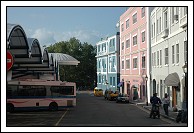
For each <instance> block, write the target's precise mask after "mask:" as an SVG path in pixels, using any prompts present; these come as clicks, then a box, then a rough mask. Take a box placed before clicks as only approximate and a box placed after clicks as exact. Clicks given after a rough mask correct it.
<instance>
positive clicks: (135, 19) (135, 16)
mask: <svg viewBox="0 0 194 133" xmlns="http://www.w3.org/2000/svg"><path fill="white" fill-rule="evenodd" d="M136 22H137V13H135V14H134V15H133V24H134V23H136Z"/></svg>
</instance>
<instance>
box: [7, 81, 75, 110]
mask: <svg viewBox="0 0 194 133" xmlns="http://www.w3.org/2000/svg"><path fill="white" fill-rule="evenodd" d="M74 106H76V84H75V83H72V82H62V81H47V80H39V79H27V80H20V81H8V82H7V112H13V111H16V110H37V109H49V110H52V111H56V110H58V109H63V108H67V107H74Z"/></svg>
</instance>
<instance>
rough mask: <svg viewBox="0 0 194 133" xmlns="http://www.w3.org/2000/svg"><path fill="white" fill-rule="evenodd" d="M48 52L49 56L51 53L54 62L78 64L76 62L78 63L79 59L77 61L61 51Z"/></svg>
mask: <svg viewBox="0 0 194 133" xmlns="http://www.w3.org/2000/svg"><path fill="white" fill-rule="evenodd" d="M48 54H49V57H50V56H51V55H53V61H54V62H55V61H56V62H57V63H58V64H59V65H78V63H80V61H78V60H77V59H75V58H74V57H72V56H70V55H68V54H63V53H48ZM54 64H55V63H54Z"/></svg>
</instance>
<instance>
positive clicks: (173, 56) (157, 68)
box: [150, 7, 188, 109]
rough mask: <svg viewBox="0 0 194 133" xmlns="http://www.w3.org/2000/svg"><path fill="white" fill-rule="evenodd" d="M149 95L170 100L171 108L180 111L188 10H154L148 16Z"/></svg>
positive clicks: (180, 8)
mask: <svg viewBox="0 0 194 133" xmlns="http://www.w3.org/2000/svg"><path fill="white" fill-rule="evenodd" d="M150 22H151V23H150V28H151V64H150V65H151V71H150V75H151V88H150V94H151V95H152V94H153V93H154V92H157V93H158V96H159V97H160V98H163V97H164V93H168V94H169V96H170V100H171V102H170V107H171V109H172V108H173V107H177V108H178V109H181V108H182V107H183V101H185V100H186V94H187V87H185V75H184V72H183V69H182V67H183V65H184V64H185V62H187V54H188V53H187V51H188V50H187V46H188V44H187V7H156V8H155V9H154V10H153V11H152V12H151V16H150Z"/></svg>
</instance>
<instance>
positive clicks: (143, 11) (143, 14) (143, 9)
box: [141, 7, 145, 18]
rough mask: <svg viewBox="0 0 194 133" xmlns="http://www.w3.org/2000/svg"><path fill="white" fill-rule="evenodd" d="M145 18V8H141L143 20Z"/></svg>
mask: <svg viewBox="0 0 194 133" xmlns="http://www.w3.org/2000/svg"><path fill="white" fill-rule="evenodd" d="M143 17H145V7H142V8H141V18H143Z"/></svg>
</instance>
